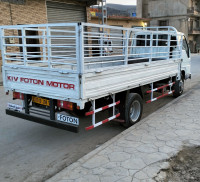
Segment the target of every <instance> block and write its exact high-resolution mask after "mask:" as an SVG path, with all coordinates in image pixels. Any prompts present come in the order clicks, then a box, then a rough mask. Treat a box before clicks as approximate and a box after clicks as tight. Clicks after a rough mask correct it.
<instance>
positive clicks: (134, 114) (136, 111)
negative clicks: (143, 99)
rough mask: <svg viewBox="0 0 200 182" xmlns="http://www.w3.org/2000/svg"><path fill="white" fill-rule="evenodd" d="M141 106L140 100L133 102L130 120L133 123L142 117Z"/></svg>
mask: <svg viewBox="0 0 200 182" xmlns="http://www.w3.org/2000/svg"><path fill="white" fill-rule="evenodd" d="M140 113H141V105H140V102H139V101H138V100H135V101H133V103H132V104H131V107H130V119H131V121H132V122H136V121H137V120H138V118H139V117H140Z"/></svg>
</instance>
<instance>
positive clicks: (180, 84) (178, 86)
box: [173, 78, 184, 98]
mask: <svg viewBox="0 0 200 182" xmlns="http://www.w3.org/2000/svg"><path fill="white" fill-rule="evenodd" d="M173 89H174V93H173V97H175V98H176V97H179V96H181V95H182V94H183V91H184V79H183V78H182V79H181V80H177V81H176V82H175V84H174V86H173Z"/></svg>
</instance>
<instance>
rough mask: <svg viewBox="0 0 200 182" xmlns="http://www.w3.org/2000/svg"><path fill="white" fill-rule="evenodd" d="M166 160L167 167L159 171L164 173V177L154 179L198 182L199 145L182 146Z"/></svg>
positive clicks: (199, 171)
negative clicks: (175, 154)
mask: <svg viewBox="0 0 200 182" xmlns="http://www.w3.org/2000/svg"><path fill="white" fill-rule="evenodd" d="M168 162H169V168H168V169H163V170H161V171H160V172H159V173H160V174H161V173H163V174H164V179H162V180H157V179H156V181H159V182H160V181H162V182H200V146H196V147H184V148H183V150H182V151H180V152H179V153H178V154H177V156H175V157H173V158H171V159H170V160H169V161H168Z"/></svg>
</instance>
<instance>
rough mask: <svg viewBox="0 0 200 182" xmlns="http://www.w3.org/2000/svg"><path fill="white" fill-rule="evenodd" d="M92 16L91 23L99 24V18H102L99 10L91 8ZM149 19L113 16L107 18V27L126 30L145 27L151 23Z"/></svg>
mask: <svg viewBox="0 0 200 182" xmlns="http://www.w3.org/2000/svg"><path fill="white" fill-rule="evenodd" d="M90 14H91V20H90V22H91V23H95V24H99V23H101V21H99V16H100V17H101V16H102V15H101V13H100V12H98V9H97V8H90ZM100 19H101V18H100ZM149 21H150V20H149V19H148V18H138V17H131V16H117V15H112V16H108V17H107V25H111V26H119V27H124V28H133V27H145V26H147V25H148V23H149Z"/></svg>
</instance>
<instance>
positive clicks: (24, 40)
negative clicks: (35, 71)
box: [21, 27, 27, 66]
mask: <svg viewBox="0 0 200 182" xmlns="http://www.w3.org/2000/svg"><path fill="white" fill-rule="evenodd" d="M21 32H22V47H23V59H24V66H26V65H27V47H26V29H25V28H24V27H23V28H21Z"/></svg>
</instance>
